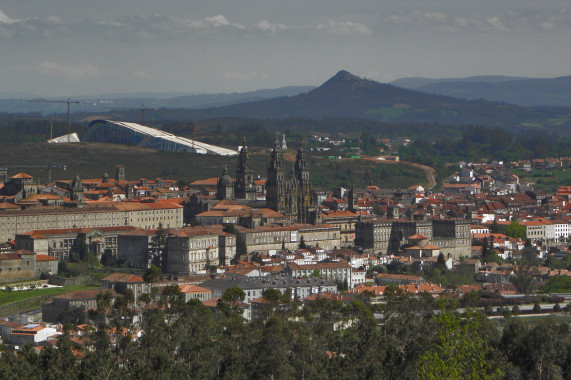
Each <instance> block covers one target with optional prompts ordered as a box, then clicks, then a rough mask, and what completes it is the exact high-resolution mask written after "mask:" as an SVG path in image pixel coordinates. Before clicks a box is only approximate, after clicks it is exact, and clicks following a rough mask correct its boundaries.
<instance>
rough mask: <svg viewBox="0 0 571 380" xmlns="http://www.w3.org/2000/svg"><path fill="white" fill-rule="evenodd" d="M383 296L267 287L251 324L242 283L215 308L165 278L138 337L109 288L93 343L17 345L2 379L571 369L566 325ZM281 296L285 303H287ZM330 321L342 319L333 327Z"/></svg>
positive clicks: (124, 302) (480, 374)
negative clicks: (499, 324) (308, 296)
mask: <svg viewBox="0 0 571 380" xmlns="http://www.w3.org/2000/svg"><path fill="white" fill-rule="evenodd" d="M386 296H387V299H386V303H385V304H381V305H379V304H369V303H368V302H367V300H366V299H365V298H364V299H363V300H355V301H353V302H350V303H348V304H347V305H345V306H344V305H343V304H342V303H341V302H339V301H336V300H335V301H328V300H327V299H325V298H320V299H319V298H318V300H316V301H314V302H312V303H311V304H309V305H307V306H306V307H304V309H303V310H302V311H301V312H300V311H299V309H298V308H297V307H296V305H295V304H293V303H291V302H289V303H288V302H286V301H288V300H291V298H290V297H291V294H290V296H282V295H281V294H280V292H279V291H277V290H275V291H267V292H266V294H265V295H264V297H266V299H268V300H269V301H270V302H271V303H272V304H271V308H270V309H268V311H269V312H268V313H267V314H266V315H267V319H266V320H256V321H253V322H251V323H244V321H243V320H242V319H240V318H239V317H238V315H237V314H236V313H238V312H239V309H238V308H232V307H228V306H229V305H228V303H234V302H239V301H241V300H244V298H245V294H244V292H243V291H241V290H240V289H238V288H230V289H229V290H228V291H227V292H226V293H225V294H224V297H223V301H222V304H221V305H220V306H219V308H218V309H217V312H216V313H212V312H211V311H210V310H209V309H207V308H205V307H204V306H203V305H202V303H201V302H199V301H197V300H192V301H190V302H189V303H186V304H185V303H183V302H182V301H181V297H180V291H179V290H178V287H177V286H170V287H167V288H165V289H164V290H163V292H162V296H161V300H160V305H161V308H155V309H147V310H146V311H145V312H144V315H143V320H142V325H141V326H140V327H141V328H142V329H143V335H142V336H141V337H140V338H139V339H138V340H136V341H133V340H132V339H131V337H130V336H129V335H128V334H129V333H130V332H132V331H133V330H132V329H133V325H132V323H131V317H132V315H133V314H132V305H133V303H132V302H133V295H132V294H131V295H127V296H125V297H118V298H117V299H116V301H115V304H113V305H112V304H111V302H110V298H109V294H105V293H102V295H101V296H100V297H98V309H99V311H100V312H102V313H103V312H106V313H107V316H108V319H107V321H108V322H107V323H108V324H106V325H105V324H104V325H101V326H99V329H98V330H95V331H93V332H89V333H88V334H87V338H88V340H87V342H86V346H84V347H76V346H74V344H73V342H72V341H71V339H70V337H69V336H68V334H67V333H65V334H64V335H62V336H61V337H60V338H59V341H58V345H57V349H54V348H49V347H48V348H45V349H44V350H42V351H41V352H40V353H39V354H36V353H35V351H34V350H33V349H32V348H31V347H24V348H23V350H22V351H21V352H20V353H19V355H17V356H16V355H14V353H13V352H12V351H11V350H8V351H5V352H3V353H2V355H0V378H7V379H12V378H26V379H40V378H41V379H88V378H89V379H91V378H102V379H105V378H109V379H121V378H124V379H128V378H140V379H220V378H222V379H226V378H236V379H254V378H255V379H271V378H273V379H278V378H279V379H291V378H296V379H322V378H332V379H353V378H364V379H378V378H383V379H384V378H399V379H417V378H434V379H436V378H438V379H447V378H448V379H452V378H454V379H456V378H466V379H476V378H478V379H480V378H497V377H499V376H501V375H502V374H505V375H506V376H507V377H508V378H514V376H515V378H533V379H552V378H568V375H569V373H570V370H571V368H570V363H571V362H570V361H569V358H570V348H571V343H570V338H571V336H570V332H569V327H568V326H567V325H566V324H562V325H557V324H555V323H553V322H550V321H541V322H539V323H536V324H529V323H526V324H523V323H521V322H520V321H519V320H518V319H517V318H510V319H509V321H508V322H506V327H505V329H504V331H503V335H500V332H499V331H498V330H497V329H496V328H495V327H494V325H492V324H491V323H490V322H489V321H488V320H487V319H486V318H485V317H484V316H483V315H482V314H480V313H474V312H471V311H469V312H468V313H467V314H466V315H465V316H461V315H459V314H456V313H454V312H450V311H447V310H448V306H450V305H448V306H446V307H445V308H444V309H442V311H441V312H440V313H439V314H438V315H434V314H433V309H434V308H435V307H436V301H435V300H434V299H433V297H432V296H431V295H429V294H421V295H420V296H418V297H415V296H411V295H409V294H406V293H403V292H402V291H401V290H400V289H398V288H396V287H390V288H389V289H387V294H386ZM225 303H226V308H225V306H224V304H225ZM445 303H446V302H443V303H442V304H441V307H442V306H443V305H444V304H445ZM278 305H279V306H278ZM284 305H285V306H289V307H290V308H289V309H286V310H282V309H281V307H280V306H284ZM508 312H509V309H508ZM374 313H377V314H374ZM512 313H514V314H515V312H514V311H513V310H512ZM374 315H376V318H380V319H375V318H373V316H374ZM290 317H297V318H290ZM333 323H338V324H339V325H342V324H343V323H346V325H345V328H343V329H339V330H333V329H331V326H332V324H333ZM64 331H68V330H67V329H64ZM76 354H79V355H76ZM516 375H519V377H517V376H516Z"/></svg>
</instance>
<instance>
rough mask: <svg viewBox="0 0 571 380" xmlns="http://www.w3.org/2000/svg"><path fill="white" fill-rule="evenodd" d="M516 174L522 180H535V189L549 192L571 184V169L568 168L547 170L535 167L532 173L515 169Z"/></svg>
mask: <svg viewBox="0 0 571 380" xmlns="http://www.w3.org/2000/svg"><path fill="white" fill-rule="evenodd" d="M514 174H516V175H517V176H519V178H520V180H521V181H524V182H533V183H535V185H533V188H534V189H537V190H542V191H545V192H547V193H553V192H555V191H557V189H558V188H559V187H560V186H571V170H570V169H568V168H562V169H555V170H545V169H533V170H532V171H531V173H526V172H524V171H523V170H514Z"/></svg>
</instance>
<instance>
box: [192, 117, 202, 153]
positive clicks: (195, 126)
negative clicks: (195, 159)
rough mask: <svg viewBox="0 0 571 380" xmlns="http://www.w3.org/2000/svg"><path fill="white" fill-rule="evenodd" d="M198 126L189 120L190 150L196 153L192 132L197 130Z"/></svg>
mask: <svg viewBox="0 0 571 380" xmlns="http://www.w3.org/2000/svg"><path fill="white" fill-rule="evenodd" d="M199 129H200V128H199V127H198V125H196V124H194V123H193V122H190V138H191V140H192V150H193V151H194V152H195V153H196V149H195V148H194V133H195V132H196V131H198V130H199Z"/></svg>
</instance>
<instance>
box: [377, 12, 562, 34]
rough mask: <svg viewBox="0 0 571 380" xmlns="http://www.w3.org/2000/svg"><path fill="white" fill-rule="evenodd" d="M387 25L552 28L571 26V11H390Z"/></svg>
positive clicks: (448, 28) (454, 29) (487, 29)
mask: <svg viewBox="0 0 571 380" xmlns="http://www.w3.org/2000/svg"><path fill="white" fill-rule="evenodd" d="M383 22H384V25H385V26H390V25H395V26H397V27H399V28H401V29H404V28H415V29H423V30H431V29H434V30H440V31H445V32H457V31H462V30H466V31H479V32H494V31H495V32H522V31H541V30H550V29H554V28H556V27H562V28H563V27H567V28H568V27H569V26H571V12H567V11H560V12H547V11H546V12H544V11H535V10H529V9H528V10H517V11H514V10H508V11H504V12H498V13H491V12H486V11H482V12H469V11H462V12H449V13H443V12H426V11H419V10H413V11H408V12H397V13H392V14H388V15H387V16H385V17H384V18H383Z"/></svg>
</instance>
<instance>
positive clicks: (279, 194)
mask: <svg viewBox="0 0 571 380" xmlns="http://www.w3.org/2000/svg"><path fill="white" fill-rule="evenodd" d="M266 205H267V207H268V208H270V209H272V210H274V211H277V212H279V213H281V214H284V215H285V216H286V217H287V218H289V220H290V221H291V222H297V223H312V222H315V221H316V218H317V214H316V213H317V211H316V207H315V205H314V204H313V198H312V194H311V178H310V176H309V165H308V164H307V161H306V159H305V152H304V150H303V144H302V143H300V144H299V148H298V150H297V155H296V160H295V163H294V166H293V169H292V171H291V172H290V173H289V175H288V176H286V175H285V168H284V165H283V162H282V157H281V149H280V148H279V143H278V142H277V141H276V142H275V143H274V149H273V151H272V157H271V160H270V164H269V166H268V178H267V180H266Z"/></svg>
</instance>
